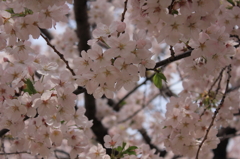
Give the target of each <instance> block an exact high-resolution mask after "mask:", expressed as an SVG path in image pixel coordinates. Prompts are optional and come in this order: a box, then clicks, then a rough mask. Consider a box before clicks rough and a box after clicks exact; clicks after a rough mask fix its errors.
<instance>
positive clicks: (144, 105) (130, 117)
mask: <svg viewBox="0 0 240 159" xmlns="http://www.w3.org/2000/svg"><path fill="white" fill-rule="evenodd" d="M158 96H159V94H156V95H155V96H153V97H152V98H151V99H150V100H149V101H148V102H147V103H146V104H143V105H142V107H141V108H140V109H138V110H137V111H135V112H134V113H133V114H132V115H130V116H129V117H127V118H126V119H123V120H121V121H119V122H118V124H120V123H124V122H126V121H128V120H130V119H132V118H133V117H134V116H135V115H137V114H138V113H139V112H140V111H142V110H143V109H144V108H145V107H146V106H148V105H149V104H150V103H151V102H152V101H153V100H154V99H155V98H156V97H158Z"/></svg>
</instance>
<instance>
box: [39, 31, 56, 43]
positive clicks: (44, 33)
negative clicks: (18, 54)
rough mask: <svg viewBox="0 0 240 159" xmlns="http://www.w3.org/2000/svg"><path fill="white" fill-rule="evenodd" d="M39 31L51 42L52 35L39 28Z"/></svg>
mask: <svg viewBox="0 0 240 159" xmlns="http://www.w3.org/2000/svg"><path fill="white" fill-rule="evenodd" d="M40 31H41V33H42V34H43V35H44V36H46V37H47V38H48V40H50V41H51V40H52V39H53V36H52V34H51V33H50V32H49V31H48V30H47V29H41V28H40Z"/></svg>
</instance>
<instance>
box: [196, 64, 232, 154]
mask: <svg viewBox="0 0 240 159" xmlns="http://www.w3.org/2000/svg"><path fill="white" fill-rule="evenodd" d="M230 73H231V64H230V65H229V66H228V71H227V74H228V78H227V82H226V88H225V92H224V94H223V97H222V99H221V101H220V104H219V106H218V107H217V109H216V110H215V112H214V114H213V117H212V120H211V122H210V124H209V126H208V128H207V130H206V134H205V135H204V137H203V140H202V142H201V143H200V145H199V147H198V150H197V154H196V159H198V157H199V153H200V149H201V147H202V145H203V143H204V142H205V141H206V140H207V137H208V134H209V132H210V129H211V128H212V126H213V123H214V121H215V119H216V117H217V114H218V112H219V110H220V109H221V107H222V105H223V103H224V100H225V98H226V95H227V90H228V85H229V82H230V78H231V75H230Z"/></svg>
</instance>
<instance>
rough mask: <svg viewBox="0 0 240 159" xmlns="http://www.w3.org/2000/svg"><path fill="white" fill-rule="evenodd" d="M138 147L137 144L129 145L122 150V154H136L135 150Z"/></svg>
mask: <svg viewBox="0 0 240 159" xmlns="http://www.w3.org/2000/svg"><path fill="white" fill-rule="evenodd" d="M136 149H138V147H137V146H130V147H129V148H128V149H127V150H125V151H124V152H123V154H128V155H135V156H136V155H137V154H136V152H135V150H136Z"/></svg>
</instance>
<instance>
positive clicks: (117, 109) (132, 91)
mask: <svg viewBox="0 0 240 159" xmlns="http://www.w3.org/2000/svg"><path fill="white" fill-rule="evenodd" d="M153 76H154V74H153V75H152V76H151V77H148V78H146V79H145V80H144V81H143V82H142V83H141V84H139V85H137V86H136V87H135V88H134V89H133V90H131V91H130V92H128V93H127V94H126V95H125V96H124V97H123V98H122V99H121V100H119V101H118V103H117V104H116V105H115V106H114V107H113V109H114V110H115V111H119V110H120V107H121V106H120V105H121V103H122V102H123V101H124V100H125V99H127V98H128V97H129V96H130V95H131V94H132V93H134V92H135V91H136V90H137V89H138V88H139V87H141V86H142V85H144V84H146V82H147V81H148V80H149V79H151V78H152V77H153Z"/></svg>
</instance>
